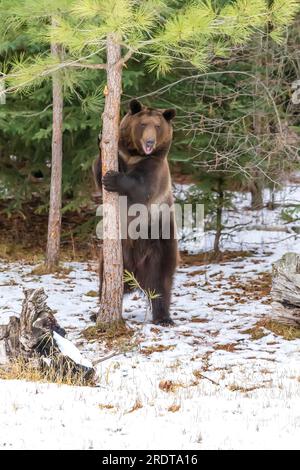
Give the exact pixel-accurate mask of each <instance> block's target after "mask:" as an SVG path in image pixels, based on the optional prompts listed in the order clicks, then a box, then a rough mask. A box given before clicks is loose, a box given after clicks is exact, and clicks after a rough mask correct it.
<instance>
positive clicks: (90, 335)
mask: <svg viewBox="0 0 300 470" xmlns="http://www.w3.org/2000/svg"><path fill="white" fill-rule="evenodd" d="M134 333H135V330H134V329H133V328H129V327H128V326H127V325H126V323H125V322H124V321H123V320H121V321H118V322H115V323H112V324H109V325H108V324H107V323H99V324H98V323H97V324H96V325H95V326H89V327H88V328H86V329H85V330H83V331H82V333H81V335H82V336H83V337H84V338H85V339H86V340H87V341H102V342H104V343H105V345H106V346H107V347H108V348H109V349H117V350H118V351H119V352H127V351H132V350H133V349H135V348H136V347H137V346H138V344H139V341H138V339H137V338H134Z"/></svg>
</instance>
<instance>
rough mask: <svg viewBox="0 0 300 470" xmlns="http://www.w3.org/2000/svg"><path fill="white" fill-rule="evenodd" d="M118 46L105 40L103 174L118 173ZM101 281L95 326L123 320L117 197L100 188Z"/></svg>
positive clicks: (120, 80) (119, 70)
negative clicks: (101, 233)
mask: <svg viewBox="0 0 300 470" xmlns="http://www.w3.org/2000/svg"><path fill="white" fill-rule="evenodd" d="M120 59H121V47H120V45H119V44H118V43H117V38H116V37H115V36H114V35H113V34H111V35H109V36H108V38H107V89H106V97H105V108H104V114H103V127H102V141H101V156H102V174H103V175H104V174H105V173H106V172H107V171H109V170H114V171H118V140H119V116H120V102H121V93H122V88H121V83H122V66H121V64H120ZM103 205H104V220H103V278H102V282H101V300H100V305H101V306H100V310H99V313H98V317H97V324H101V323H106V324H112V323H116V322H119V321H121V320H122V299H123V256H122V245H121V238H120V214H119V196H118V194H117V193H113V192H107V191H105V189H104V188H103Z"/></svg>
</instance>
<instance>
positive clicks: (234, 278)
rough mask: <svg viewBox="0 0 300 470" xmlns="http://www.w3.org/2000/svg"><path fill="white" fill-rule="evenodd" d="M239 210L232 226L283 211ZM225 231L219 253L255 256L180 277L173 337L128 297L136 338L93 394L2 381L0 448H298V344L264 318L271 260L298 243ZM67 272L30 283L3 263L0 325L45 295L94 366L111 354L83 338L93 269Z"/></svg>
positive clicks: (294, 191) (286, 195)
mask: <svg viewBox="0 0 300 470" xmlns="http://www.w3.org/2000/svg"><path fill="white" fill-rule="evenodd" d="M266 196H267V195H266ZM277 199H278V200H280V202H282V203H286V201H289V200H291V199H292V200H293V201H296V202H299V203H300V190H299V188H297V187H296V186H288V187H287V188H285V190H283V191H282V192H280V193H279V194H278V195H277ZM235 205H236V208H237V212H234V213H233V212H227V213H226V214H225V216H224V217H225V220H224V221H225V222H226V224H227V225H229V226H234V225H237V224H248V223H249V224H251V225H262V224H265V225H268V226H270V225H282V224H283V222H282V221H281V220H280V212H281V209H277V210H275V211H269V210H267V209H264V210H263V211H258V212H253V211H249V210H247V207H248V206H249V199H248V195H245V194H237V196H236V200H235ZM229 232H230V231H228V234H227V235H226V236H225V237H224V240H223V248H224V249H231V250H232V249H234V250H239V249H243V250H254V251H255V253H254V254H253V256H250V257H247V258H236V259H234V260H232V261H230V262H222V263H219V264H209V265H193V266H184V265H183V266H181V267H179V269H178V272H177V275H176V280H175V285H174V293H173V302H172V316H173V318H174V320H175V323H176V325H175V327H172V328H165V327H157V326H154V325H152V324H151V322H150V318H149V317H147V315H146V309H145V302H144V300H143V298H142V297H141V295H140V294H138V293H134V294H133V295H131V296H130V297H127V298H126V299H125V302H124V317H125V318H126V320H127V321H128V325H129V326H130V327H131V328H132V329H133V330H134V336H133V337H132V338H131V343H130V345H129V346H128V347H127V349H126V348H125V347H124V348H123V352H122V353H120V354H119V355H116V356H115V357H113V358H111V359H109V360H107V361H105V362H102V363H100V364H99V366H98V375H99V380H98V387H95V388H91V387H70V386H66V385H63V386H58V385H54V384H39V383H32V382H30V383H26V382H22V381H0V396H1V400H0V448H3V449H15V448H24V449H48V448H49V449H74V448H77V449H139V448H141V449H240V448H244V449H246V448H249V449H256V448H261V449H279V448H284V449H297V448H298V449H299V447H300V445H299V442H300V400H299V395H300V340H299V339H298V340H292V341H287V340H285V339H283V338H282V337H281V336H277V335H275V334H274V333H272V332H271V331H270V330H268V329H266V328H265V327H264V323H263V320H264V319H266V318H267V317H268V315H269V314H270V311H271V305H270V298H269V296H268V292H267V289H265V285H267V284H268V283H269V280H270V278H269V273H270V272H271V265H272V262H273V261H275V260H277V259H278V258H280V257H281V255H282V254H283V253H285V252H286V251H298V252H299V251H300V236H299V235H297V234H294V233H293V232H291V233H284V232H277V231H274V232H270V231H261V230H245V229H244V228H242V230H240V231H233V232H232V233H229ZM211 242H212V236H211V234H207V236H206V237H205V240H204V243H201V240H200V238H199V237H198V238H196V240H194V241H191V240H189V241H185V242H182V246H183V247H184V248H188V249H189V250H190V251H192V252H197V251H199V250H200V247H201V249H202V250H203V249H204V250H206V249H209V248H210V246H211ZM69 267H70V268H72V271H71V272H70V274H68V275H66V276H64V277H55V276H36V275H33V274H31V271H32V266H28V265H22V264H17V263H14V264H11V263H10V264H8V263H6V262H0V322H1V323H6V322H7V319H8V318H9V316H10V315H12V314H18V313H20V310H21V303H22V288H23V287H37V286H43V287H44V288H45V291H46V292H47V294H48V296H49V299H48V300H49V302H48V303H49V305H50V307H51V308H53V309H54V310H56V311H57V314H56V315H57V319H58V322H59V323H60V325H61V326H62V327H64V328H65V329H66V330H67V333H68V337H69V338H70V339H71V340H72V341H74V342H75V344H77V345H78V347H79V348H80V350H81V351H82V352H83V354H84V355H85V357H87V359H90V360H92V361H94V360H97V359H98V358H101V357H102V356H105V355H107V354H109V351H108V350H107V348H106V347H105V345H104V344H103V343H99V341H97V342H96V341H95V342H87V341H86V340H85V339H84V338H83V337H82V336H81V335H80V332H81V331H82V330H83V329H84V328H86V327H87V326H89V325H92V323H91V321H90V315H91V313H94V312H96V311H97V308H98V307H97V298H96V297H93V296H91V291H92V292H93V291H97V275H96V274H95V272H94V271H93V270H92V269H91V268H92V266H91V265H89V264H85V263H70V264H69ZM256 290H257V292H256ZM87 294H88V295H87ZM258 322H260V323H259V325H261V326H259V327H256V330H255V332H257V331H258V333H259V334H258V335H253V334H252V331H253V330H252V328H253V327H254V326H255V325H256V324H257V323H258Z"/></svg>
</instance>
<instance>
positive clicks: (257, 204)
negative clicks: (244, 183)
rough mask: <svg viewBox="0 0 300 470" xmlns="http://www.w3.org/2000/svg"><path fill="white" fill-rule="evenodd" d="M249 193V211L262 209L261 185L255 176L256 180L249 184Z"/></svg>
mask: <svg viewBox="0 0 300 470" xmlns="http://www.w3.org/2000/svg"><path fill="white" fill-rule="evenodd" d="M250 193H251V209H252V210H259V209H262V208H263V207H264V198H263V183H262V181H261V180H260V178H259V175H257V178H256V180H254V181H253V182H252V183H251V187H250Z"/></svg>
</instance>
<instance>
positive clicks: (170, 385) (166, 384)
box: [158, 380, 184, 393]
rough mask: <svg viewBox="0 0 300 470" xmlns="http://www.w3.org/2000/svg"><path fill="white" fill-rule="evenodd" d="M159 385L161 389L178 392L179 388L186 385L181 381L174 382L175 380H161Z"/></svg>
mask: <svg viewBox="0 0 300 470" xmlns="http://www.w3.org/2000/svg"><path fill="white" fill-rule="evenodd" d="M158 387H159V388H160V390H163V391H164V392H167V393H169V392H172V393H174V392H176V390H177V389H178V388H182V387H184V385H183V384H182V383H179V382H173V380H161V381H160V382H159V384H158Z"/></svg>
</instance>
